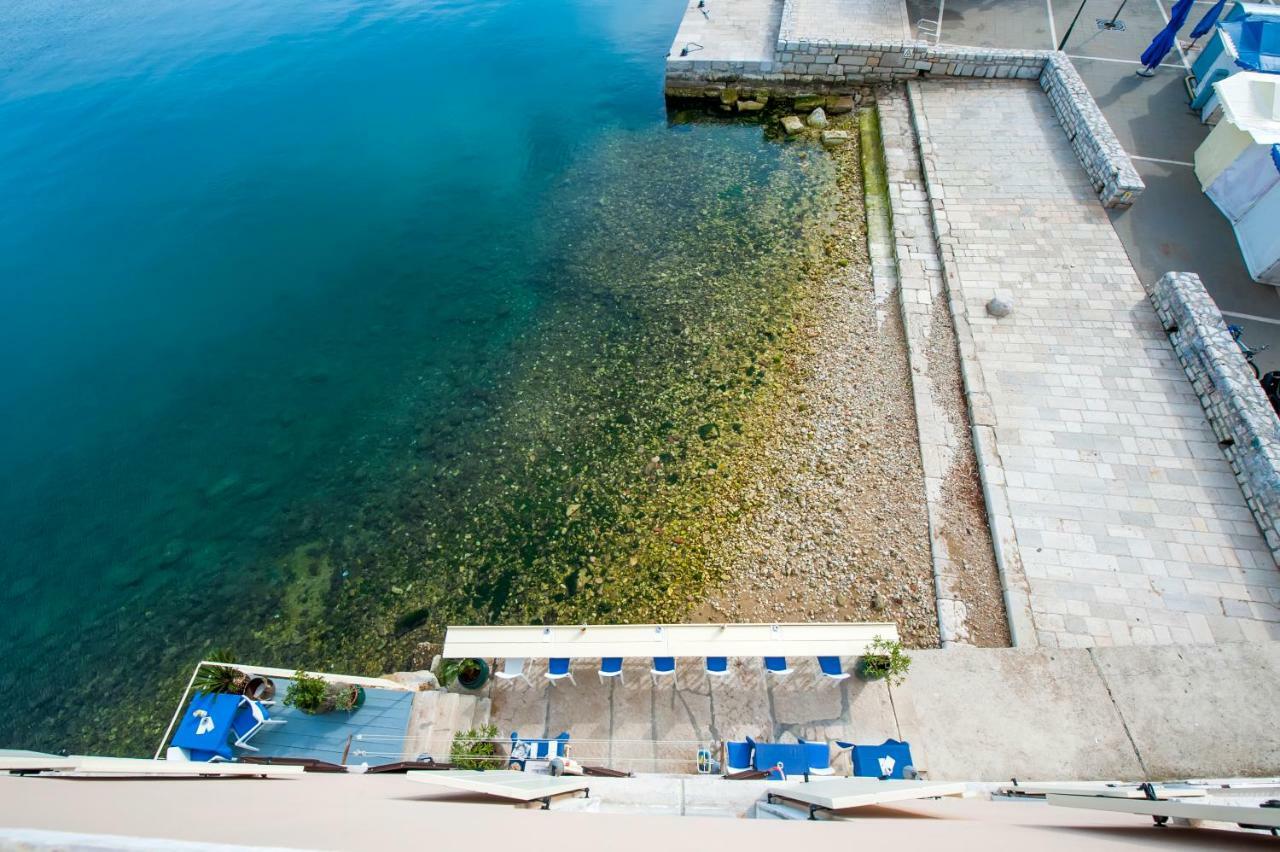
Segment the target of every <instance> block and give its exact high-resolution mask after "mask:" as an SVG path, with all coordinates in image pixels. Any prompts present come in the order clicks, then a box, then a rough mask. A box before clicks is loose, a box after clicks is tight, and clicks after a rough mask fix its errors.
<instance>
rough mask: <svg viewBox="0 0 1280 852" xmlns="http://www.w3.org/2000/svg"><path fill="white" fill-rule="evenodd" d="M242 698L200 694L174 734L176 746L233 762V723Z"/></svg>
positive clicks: (194, 698) (187, 710)
mask: <svg viewBox="0 0 1280 852" xmlns="http://www.w3.org/2000/svg"><path fill="white" fill-rule="evenodd" d="M242 700H243V699H242V697H241V696H239V695H226V694H224V693H208V692H197V693H196V694H195V696H193V697H192V699H191V703H190V704H189V705H187V709H186V711H185V712H184V713H183V714H182V721H180V722H179V723H178V729H177V730H176V731H174V733H173V745H175V746H177V747H178V748H185V749H188V750H190V751H191V752H192V754H193V756H194V755H195V753H197V752H203V753H205V754H209V755H217V756H219V757H223V758H226V759H228V760H230V759H231V758H232V756H233V752H232V750H231V720H232V718H234V717H235V715H236V708H238V707H239V706H240V702H241V701H242Z"/></svg>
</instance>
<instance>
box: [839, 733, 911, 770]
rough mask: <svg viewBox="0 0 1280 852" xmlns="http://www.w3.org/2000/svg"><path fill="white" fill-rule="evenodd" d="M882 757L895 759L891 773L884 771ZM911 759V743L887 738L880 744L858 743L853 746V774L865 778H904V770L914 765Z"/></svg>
mask: <svg viewBox="0 0 1280 852" xmlns="http://www.w3.org/2000/svg"><path fill="white" fill-rule="evenodd" d="M881 758H886V759H887V760H886V763H887V762H888V760H892V761H893V767H892V770H891V771H890V772H889V773H887V774H886V773H885V772H884V771H883V769H884V767H882V766H881V763H880V760H881ZM914 765H915V764H914V763H912V761H911V744H910V743H904V742H901V741H899V740H885V741H884V742H883V743H881V744H880V745H878V746H873V745H865V746H863V745H856V746H854V747H853V774H854V775H859V776H862V777H864V778H881V777H888V778H899V779H900V778H902V777H903V775H902V770H903V769H905V768H906V767H908V766H914Z"/></svg>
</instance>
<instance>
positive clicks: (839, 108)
mask: <svg viewBox="0 0 1280 852" xmlns="http://www.w3.org/2000/svg"><path fill="white" fill-rule="evenodd" d="M827 112H828V113H830V114H831V115H844V114H845V113H847V112H853V96H852V95H842V96H841V97H838V98H827Z"/></svg>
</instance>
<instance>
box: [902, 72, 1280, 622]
mask: <svg viewBox="0 0 1280 852" xmlns="http://www.w3.org/2000/svg"><path fill="white" fill-rule="evenodd" d="M915 104H916V109H917V121H918V123H919V124H922V125H923V127H922V133H923V134H924V135H925V138H926V140H927V141H926V149H925V150H926V155H925V157H924V166H925V170H926V173H927V174H928V178H929V183H930V192H931V195H932V198H933V200H934V202H935V212H936V213H937V214H939V215H941V216H942V217H943V221H942V222H941V228H942V235H943V239H942V244H943V255H944V258H946V257H948V256H949V257H950V264H951V269H950V271H949V272H948V278H949V284H950V286H951V287H952V288H953V293H952V295H953V299H955V298H956V297H957V296H958V297H959V302H960V303H961V304H960V305H958V306H957V305H956V304H955V303H954V302H953V310H954V309H955V308H956V307H961V308H962V310H963V313H964V315H965V319H964V320H963V321H962V323H961V325H962V327H964V326H967V327H968V330H969V332H970V334H971V341H972V342H971V344H970V350H971V351H968V352H966V351H965V349H966V346H965V341H964V340H963V339H962V340H961V352H962V355H963V356H964V357H965V358H966V359H967V360H969V361H970V362H971V363H970V364H969V365H968V367H969V371H970V375H971V377H972V379H973V381H972V382H971V384H970V387H969V391H970V399H971V407H972V409H973V413H974V419H975V423H976V425H977V426H978V427H979V428H982V427H983V426H985V425H987V424H989V425H990V426H991V427H993V430H994V447H992V448H991V450H994V452H991V451H988V452H987V453H985V457H984V458H983V459H981V460H980V461H982V462H983V464H984V473H985V475H986V477H987V479H988V483H989V485H991V486H992V487H991V489H990V490H991V491H992V492H993V494H994V498H993V499H995V500H996V501H997V503H1000V502H1003V501H1007V506H1004V505H997V506H995V507H994V508H995V510H996V511H995V512H993V514H994V515H1001V514H1007V515H1008V516H1011V518H1012V527H1013V529H1012V537H1013V539H1014V540H1015V543H1014V548H1015V550H1016V552H1015V553H1012V554H1007V557H1006V561H1011V560H1013V559H1018V560H1020V562H1021V567H1022V569H1023V570H1024V571H1025V575H1026V578H1027V580H1026V582H1027V583H1028V584H1029V592H1030V595H1029V601H1030V610H1031V617H1032V620H1033V622H1034V628H1035V636H1036V638H1037V639H1038V641H1039V642H1040V643H1041V644H1042V645H1048V646H1063V647H1065V646H1091V645H1111V644H1124V645H1127V644H1172V643H1192V642H1233V641H1242V640H1265V639H1277V638H1280V571H1278V570H1277V568H1276V565H1275V563H1274V561H1273V560H1272V557H1271V555H1270V553H1269V552H1268V550H1267V547H1266V544H1265V542H1264V541H1263V539H1262V536H1261V535H1260V533H1259V532H1258V529H1257V526H1256V524H1255V523H1254V521H1253V518H1252V517H1251V515H1250V514H1249V511H1248V509H1247V508H1246V506H1245V502H1244V499H1243V497H1242V495H1241V493H1240V490H1239V487H1238V486H1237V484H1236V481H1235V478H1234V477H1233V476H1232V472H1231V470H1230V468H1229V467H1228V464H1227V462H1226V460H1225V458H1224V457H1223V454H1222V451H1221V450H1220V449H1219V447H1218V446H1217V444H1216V442H1215V439H1214V436H1213V434H1212V432H1211V431H1210V428H1209V425H1208V423H1207V422H1206V420H1205V416H1204V413H1203V411H1202V409H1201V407H1200V403H1199V402H1198V401H1197V399H1196V397H1195V395H1194V393H1193V392H1192V389H1191V386H1190V384H1189V383H1188V382H1187V380H1186V377H1185V375H1184V374H1183V371H1182V368H1181V367H1180V366H1179V364H1178V362H1177V361H1176V360H1175V357H1174V354H1173V350H1172V348H1171V346H1170V344H1169V342H1168V340H1167V338H1166V336H1165V335H1164V333H1163V331H1162V329H1161V328H1160V326H1159V324H1158V322H1157V320H1156V316H1155V313H1154V311H1153V310H1152V308H1151V305H1150V303H1149V302H1148V300H1147V297H1146V294H1145V292H1144V290H1143V287H1142V284H1141V283H1140V282H1139V280H1138V278H1137V275H1136V274H1135V272H1134V271H1133V267H1132V266H1131V264H1130V262H1129V259H1128V257H1127V255H1126V253H1125V250H1124V247H1123V246H1122V245H1121V242H1120V240H1119V238H1118V237H1117V236H1116V233H1115V231H1114V230H1113V229H1112V226H1111V224H1110V222H1109V221H1108V219H1107V216H1106V215H1105V213H1104V211H1103V209H1102V208H1101V207H1100V206H1099V204H1098V201H1097V198H1096V197H1095V195H1094V193H1093V190H1092V189H1091V188H1090V186H1089V183H1088V181H1087V179H1086V177H1085V174H1084V172H1083V170H1082V169H1081V167H1080V165H1079V163H1078V161H1077V160H1076V157H1075V155H1074V154H1073V153H1072V150H1071V147H1070V145H1069V143H1068V141H1067V139H1066V138H1065V136H1064V135H1063V132H1062V130H1061V128H1060V127H1059V125H1058V122H1057V121H1056V119H1055V118H1054V115H1053V112H1052V111H1051V109H1050V106H1049V103H1048V101H1047V99H1046V98H1045V96H1044V95H1043V94H1042V92H1041V91H1040V89H1039V88H1038V87H1037V86H1035V85H1034V84H1030V83H1028V84H1022V83H1017V82H999V83H982V82H969V81H940V82H931V83H927V84H923V85H920V86H919V88H918V89H917V90H916V99H915ZM956 288H958V289H959V293H956V292H955V290H956ZM997 291H1004V292H1006V293H1008V294H1010V295H1011V297H1012V301H1013V305H1014V310H1013V314H1012V315H1011V316H1009V317H1006V318H1005V319H1001V320H996V319H993V318H991V317H989V316H987V315H986V313H985V311H984V306H985V303H986V302H987V301H988V300H989V299H990V298H991V297H992V295H993V294H995V293H996V292H997ZM975 367H976V369H974V368H975Z"/></svg>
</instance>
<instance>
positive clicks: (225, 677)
mask: <svg viewBox="0 0 1280 852" xmlns="http://www.w3.org/2000/svg"><path fill="white" fill-rule="evenodd" d="M234 661H235V655H234V654H232V653H231V652H230V651H228V650H226V649H225V648H220V649H217V650H214V651H210V652H209V654H208V662H212V663H230V662H234ZM248 683H249V676H248V675H247V674H245V673H244V672H242V671H240V670H239V669H237V668H234V667H232V666H216V665H203V666H201V667H200V670H199V671H198V672H196V679H195V683H194V685H195V688H196V691H198V692H224V693H227V694H228V695H238V694H239V693H241V692H242V691H243V690H244V688H245V686H246V685H247V684H248Z"/></svg>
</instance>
